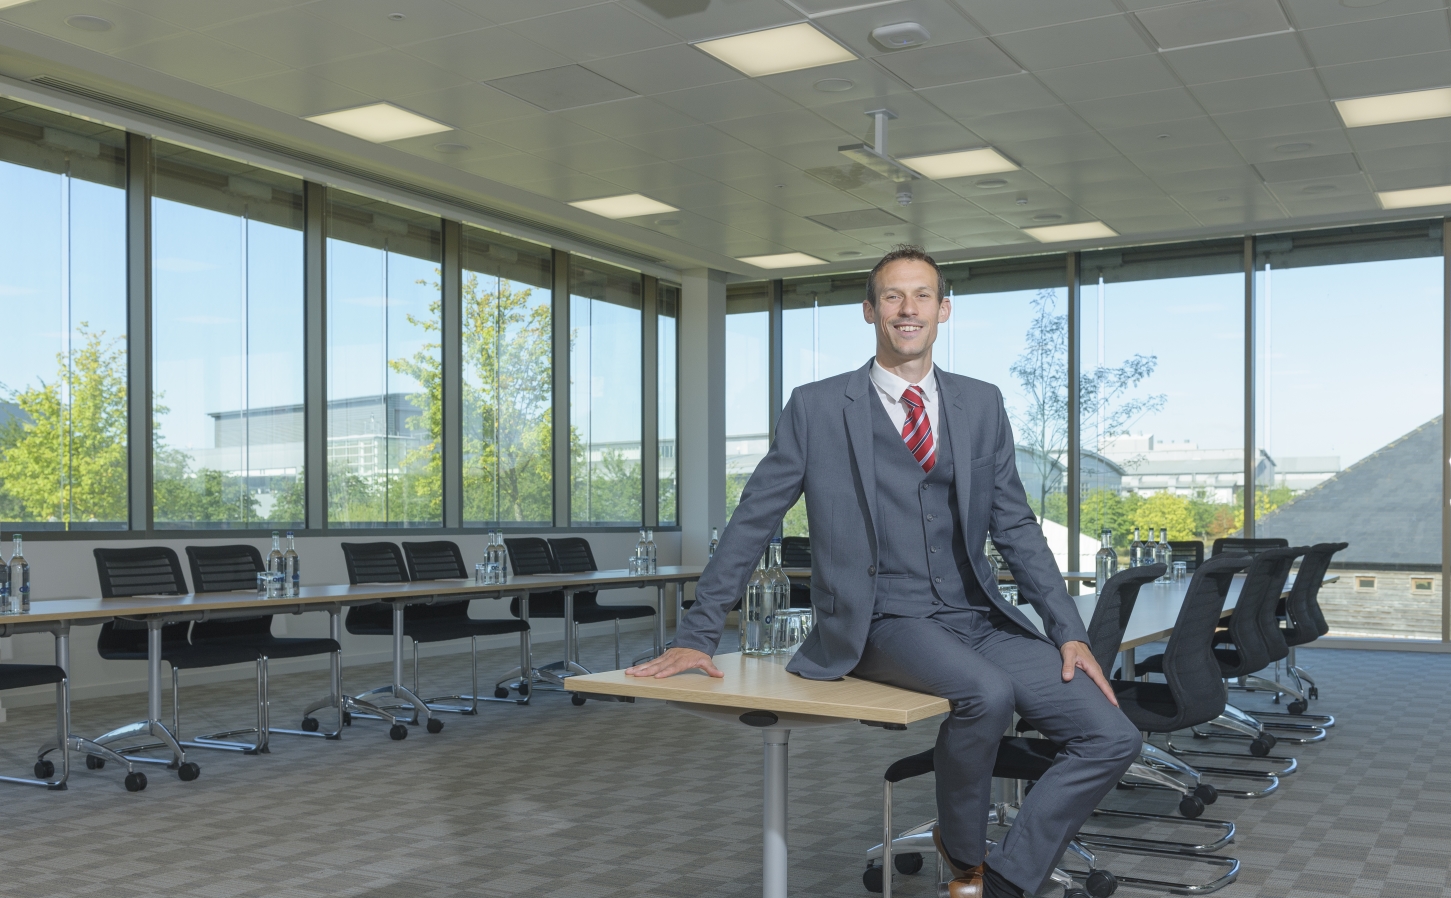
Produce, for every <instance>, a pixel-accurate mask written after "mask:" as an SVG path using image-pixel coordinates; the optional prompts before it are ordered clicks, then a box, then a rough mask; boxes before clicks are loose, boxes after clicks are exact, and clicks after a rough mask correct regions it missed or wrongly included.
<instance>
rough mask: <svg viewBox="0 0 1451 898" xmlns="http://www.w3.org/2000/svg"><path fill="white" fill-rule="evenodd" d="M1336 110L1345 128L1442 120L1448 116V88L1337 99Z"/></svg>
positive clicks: (1450, 92) (1450, 98)
mask: <svg viewBox="0 0 1451 898" xmlns="http://www.w3.org/2000/svg"><path fill="white" fill-rule="evenodd" d="M1335 108H1336V109H1338V110H1339V111H1340V118H1341V119H1343V120H1344V121H1345V127H1347V128H1364V127H1366V126H1368V125H1390V124H1394V123H1396V122H1419V121H1422V120H1424V119H1428V118H1445V117H1446V116H1448V115H1451V87H1438V88H1436V89H1435V90H1412V91H1407V92H1406V93H1400V94H1381V95H1380V96H1376V97H1357V98H1356V99H1353V100H1336V101H1335Z"/></svg>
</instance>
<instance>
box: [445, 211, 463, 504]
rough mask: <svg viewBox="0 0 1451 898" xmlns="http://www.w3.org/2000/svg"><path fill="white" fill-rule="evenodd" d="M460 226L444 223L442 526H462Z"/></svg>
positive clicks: (461, 227)
mask: <svg viewBox="0 0 1451 898" xmlns="http://www.w3.org/2000/svg"><path fill="white" fill-rule="evenodd" d="M462 242H463V226H462V225H461V224H459V223H458V222H456V221H450V220H448V219H446V218H445V219H444V220H443V265H442V268H441V269H440V276H441V281H442V284H441V286H442V288H443V295H442V297H441V299H442V303H443V310H442V311H443V318H442V321H441V322H440V326H441V327H442V328H443V341H442V342H443V346H442V350H443V358H442V360H441V361H442V368H441V369H440V372H439V373H440V375H441V377H440V384H439V388H440V390H439V392H440V396H439V401H440V402H441V403H442V406H443V407H442V408H441V409H440V411H441V412H442V413H443V414H442V420H443V432H442V433H441V434H440V436H441V437H442V441H443V446H442V447H441V448H442V451H443V526H445V527H462V526H463V494H464V478H463V272H462V266H461V265H460V255H461V252H462V246H461V245H462Z"/></svg>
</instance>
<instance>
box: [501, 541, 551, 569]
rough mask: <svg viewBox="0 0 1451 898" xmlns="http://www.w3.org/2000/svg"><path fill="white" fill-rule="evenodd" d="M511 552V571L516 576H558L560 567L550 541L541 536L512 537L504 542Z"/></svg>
mask: <svg viewBox="0 0 1451 898" xmlns="http://www.w3.org/2000/svg"><path fill="white" fill-rule="evenodd" d="M504 548H506V549H508V550H509V569H510V570H511V571H512V572H513V573H515V574H557V573H559V566H558V565H557V564H556V563H555V561H554V552H553V551H551V550H550V548H549V541H548V540H546V539H544V538H543V537H540V536H511V537H507V538H505V540H504Z"/></svg>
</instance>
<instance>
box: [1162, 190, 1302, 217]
mask: <svg viewBox="0 0 1451 898" xmlns="http://www.w3.org/2000/svg"><path fill="white" fill-rule="evenodd" d="M1173 198H1174V201H1175V202H1176V203H1178V204H1179V205H1180V206H1182V207H1183V208H1185V209H1188V210H1189V211H1190V212H1193V213H1198V212H1200V211H1215V210H1228V209H1232V208H1234V207H1237V206H1238V207H1243V206H1251V207H1257V208H1261V209H1278V208H1279V202H1278V201H1277V200H1276V199H1275V197H1274V195H1273V194H1271V193H1270V192H1269V191H1268V190H1266V189H1265V188H1264V185H1262V184H1240V185H1236V186H1233V187H1226V188H1224V189H1221V190H1198V191H1192V192H1187V193H1176V194H1173Z"/></svg>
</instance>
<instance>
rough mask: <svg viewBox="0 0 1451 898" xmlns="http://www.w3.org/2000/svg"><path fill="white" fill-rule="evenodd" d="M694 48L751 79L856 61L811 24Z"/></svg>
mask: <svg viewBox="0 0 1451 898" xmlns="http://www.w3.org/2000/svg"><path fill="white" fill-rule="evenodd" d="M695 46H697V47H699V48H700V49H702V50H704V51H705V52H707V53H709V54H710V55H711V56H714V57H715V58H716V59H719V60H720V61H721V62H723V63H725V64H726V65H728V66H730V67H731V68H734V69H737V70H739V71H740V72H742V73H743V74H746V75H749V76H751V77H752V78H758V77H760V76H762V75H778V74H780V73H781V72H795V71H798V70H800V69H810V68H815V67H816V66H819V65H831V64H832V63H834V62H849V61H851V60H853V59H856V54H855V53H853V52H851V51H850V50H848V49H847V48H845V47H843V46H842V45H841V44H838V43H837V42H836V41H834V40H832V39H831V38H829V37H827V36H826V35H825V34H823V33H822V32H820V31H818V30H816V26H815V25H812V24H811V23H810V22H800V23H798V24H796V25H785V26H782V27H780V28H767V29H766V30H765V31H752V32H750V33H748V34H737V35H734V36H732V37H720V38H716V39H715V40H709V41H701V42H700V43H698V44H696V45H695Z"/></svg>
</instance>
